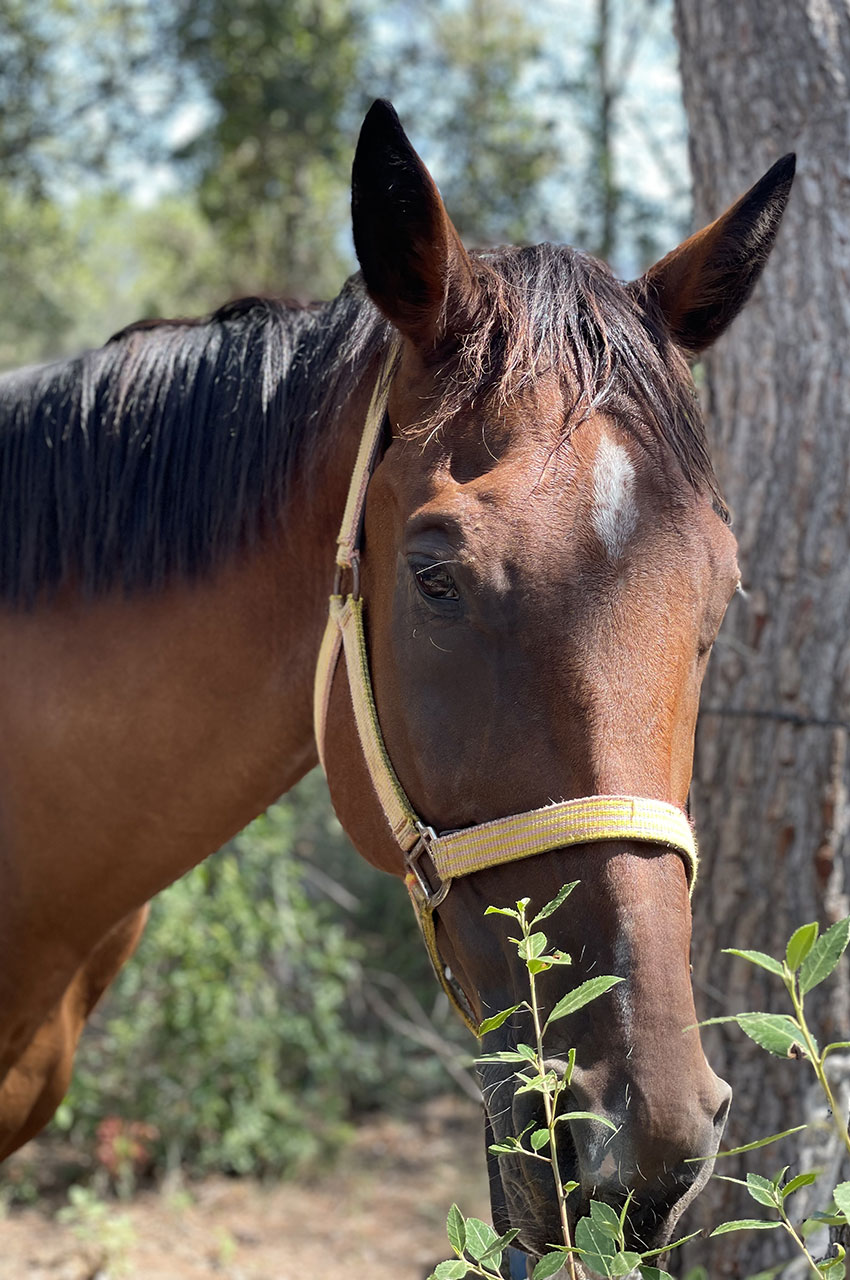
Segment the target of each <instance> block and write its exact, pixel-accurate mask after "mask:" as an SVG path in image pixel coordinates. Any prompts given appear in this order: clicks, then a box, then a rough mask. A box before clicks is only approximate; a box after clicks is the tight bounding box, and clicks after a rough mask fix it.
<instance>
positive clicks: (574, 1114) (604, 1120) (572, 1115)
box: [555, 1111, 617, 1133]
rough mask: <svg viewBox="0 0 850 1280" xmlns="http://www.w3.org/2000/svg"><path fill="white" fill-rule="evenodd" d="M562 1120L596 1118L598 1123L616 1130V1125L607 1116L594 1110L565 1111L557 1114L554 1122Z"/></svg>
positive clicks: (558, 1122)
mask: <svg viewBox="0 0 850 1280" xmlns="http://www.w3.org/2000/svg"><path fill="white" fill-rule="evenodd" d="M563 1120H596V1121H597V1122H598V1123H599V1124H604V1125H605V1127H606V1128H608V1129H613V1131H614V1132H615V1133H616V1132H617V1126H616V1125H615V1124H614V1122H613V1121H612V1120H609V1119H608V1117H607V1116H599V1115H597V1114H596V1112H595V1111H565V1112H564V1114H563V1115H562V1116H558V1118H557V1119H556V1121H555V1123H556V1124H560V1123H561V1122H562V1121H563Z"/></svg>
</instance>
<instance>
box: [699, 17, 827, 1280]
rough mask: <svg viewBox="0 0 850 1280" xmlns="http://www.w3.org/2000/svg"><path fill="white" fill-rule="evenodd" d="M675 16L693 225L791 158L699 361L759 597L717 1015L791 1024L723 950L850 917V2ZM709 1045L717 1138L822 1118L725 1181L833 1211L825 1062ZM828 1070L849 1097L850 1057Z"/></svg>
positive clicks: (728, 1209)
mask: <svg viewBox="0 0 850 1280" xmlns="http://www.w3.org/2000/svg"><path fill="white" fill-rule="evenodd" d="M675 11H676V29H677V36H678V40H679V47H680V54H681V62H682V77H683V83H684V97H685V107H686V111H687V115H688V121H689V125H690V155H691V166H692V175H693V182H694V196H695V207H696V225H698V226H700V225H703V224H704V223H705V222H707V221H709V220H711V219H712V218H714V217H715V216H716V215H717V214H718V213H720V212H721V211H722V210H723V209H724V208H725V207H726V206H727V205H728V204H730V203H731V201H732V200H733V199H734V198H735V197H736V196H737V195H738V194H740V192H741V191H743V190H744V189H745V188H746V187H748V186H750V185H751V184H752V183H753V182H754V181H755V180H756V179H757V178H758V177H759V176H760V175H761V173H762V172H764V170H765V169H767V167H768V166H769V165H770V164H771V163H772V162H773V161H774V160H776V159H778V157H779V156H781V155H782V154H783V153H784V152H786V151H796V152H797V157H798V173H797V179H796V182H795V186H794V190H793V191H792V195H791V201H790V205H789V208H788V211H787V213H786V215H785V221H784V224H783V226H782V229H781V232H780V235H779V239H778V243H777V247H776V249H775V251H774V254H773V256H772V258H771V261H770V262H769V263H768V265H767V267H766V270H765V274H764V277H763V279H762V282H761V283H760V284H759V286H758V288H757V291H756V293H755V295H754V297H753V299H752V301H751V303H750V304H749V305H748V307H747V309H746V310H745V311H744V313H743V315H742V316H741V317H740V319H739V320H738V321H736V323H735V325H734V326H733V329H732V332H731V333H730V334H728V335H727V336H726V337H724V338H723V339H722V340H721V341H720V342H719V343H718V344H717V346H716V348H715V349H714V350H712V351H711V352H710V353H709V355H708V357H707V358H706V360H705V365H704V371H705V382H704V392H705V402H706V404H705V407H706V412H707V416H708V421H709V425H710V433H711V436H712V438H713V441H714V454H715V459H716V462H717V466H718V472H719V476H720V481H721V485H722V487H723V488H724V490H725V493H726V496H727V498H728V500H729V503H730V506H731V508H732V510H733V513H734V525H735V530H736V533H737V535H738V539H739V543H740V557H739V558H740V563H741V569H742V575H743V582H744V586H745V588H746V589H747V592H748V595H747V597H746V598H745V597H741V596H739V597H736V598H735V600H734V601H733V603H732V605H731V606H730V609H729V614H728V618H727V621H726V624H725V625H724V629H723V631H722V632H721V637H720V639H719V640H718V643H717V646H716V651H715V654H714V656H713V658H712V661H711V664H710V668H709V672H708V676H707V680H706V685H705V690H704V693H703V699H702V706H703V712H702V715H701V718H700V724H699V729H698V733H697V753H696V761H695V773H694V787H693V804H694V814H695V817H696V821H697V828H698V831H699V834H700V837H701V846H702V851H703V855H704V858H703V868H702V873H701V883H700V885H699V886H698V889H697V893H696V895H695V899H694V917H695V922H694V947H693V961H694V983H695V987H696V990H697V996H698V1007H701V1016H702V1017H712V1016H716V1015H719V1014H725V1013H736V1012H741V1011H743V1010H747V1009H769V1010H772V1011H776V1012H785V1011H786V1009H787V1006H786V1004H785V997H784V991H783V990H782V988H781V983H780V982H779V981H778V979H776V978H773V977H772V976H771V975H770V974H768V973H766V972H764V971H763V970H760V969H755V968H753V967H752V966H750V965H748V964H746V963H745V962H744V961H741V960H737V959H735V958H734V957H731V956H723V955H721V954H720V951H721V948H722V947H729V946H736V947H755V948H759V949H761V950H764V951H769V952H771V953H772V954H774V955H782V954H783V951H784V944H785V942H786V940H787V938H788V937H789V935H790V934H791V932H792V930H793V929H794V928H796V926H797V925H799V924H802V923H804V922H806V921H809V920H815V919H817V920H820V921H821V922H822V924H829V923H831V922H832V921H834V920H836V919H838V918H839V917H840V916H843V915H846V914H848V911H850V904H848V896H847V894H848V885H850V880H849V879H848V872H849V871H850V804H848V788H850V741H848V729H850V645H848V635H850V4H848V0H676V4H675ZM809 1000H810V1001H811V1004H812V1009H813V1014H814V1025H815V1027H816V1028H817V1032H818V1033H819V1035H820V1037H821V1039H822V1042H823V1038H826V1039H828V1040H846V1039H848V1038H850V1036H848V1033H850V976H849V975H848V965H847V959H846V957H845V959H844V960H843V961H842V965H841V968H840V970H839V972H838V973H837V974H836V975H835V976H834V977H833V978H832V979H831V980H830V981H829V982H828V983H826V984H824V986H823V987H821V988H819V989H818V990H817V991H816V992H814V993H813V995H812V997H810V998H809ZM809 1000H807V1007H808V1004H809ZM705 1042H706V1051H707V1053H708V1057H709V1060H710V1061H711V1062H712V1065H713V1066H714V1067H715V1069H716V1070H717V1071H718V1072H719V1073H720V1074H721V1075H723V1076H724V1077H725V1078H726V1079H728V1080H729V1082H730V1083H731V1084H732V1086H733V1088H734V1090H735V1099H734V1102H733V1106H732V1114H731V1118H730V1123H729V1127H728V1130H727V1134H726V1144H725V1145H738V1144H741V1143H744V1142H748V1141H752V1140H754V1139H756V1138H758V1137H761V1136H765V1135H767V1134H769V1133H774V1132H776V1131H778V1130H781V1129H786V1128H788V1127H790V1126H791V1125H794V1124H802V1123H803V1122H804V1121H806V1120H812V1119H815V1120H817V1121H818V1122H819V1123H820V1125H821V1127H820V1128H814V1127H813V1128H812V1129H810V1130H808V1131H807V1132H806V1133H805V1134H803V1135H801V1137H802V1140H801V1141H799V1140H795V1139H787V1140H785V1141H784V1142H782V1143H781V1144H779V1145H777V1146H775V1147H771V1148H768V1149H767V1150H766V1151H757V1152H753V1153H751V1154H750V1155H749V1156H748V1157H744V1158H738V1159H735V1158H733V1159H730V1160H728V1161H724V1162H723V1166H724V1167H723V1168H722V1169H719V1170H718V1171H719V1172H723V1173H725V1174H731V1175H733V1176H736V1177H743V1176H744V1172H743V1171H744V1170H746V1169H748V1170H753V1171H757V1172H760V1173H764V1174H767V1175H768V1176H770V1175H772V1174H773V1173H775V1172H776V1170H777V1169H778V1168H780V1167H782V1166H784V1165H786V1164H790V1165H791V1166H792V1167H791V1174H793V1173H796V1172H799V1171H801V1170H802V1169H807V1168H813V1167H821V1168H823V1169H824V1170H825V1172H824V1174H823V1176H822V1177H821V1178H820V1179H819V1182H818V1183H817V1184H816V1186H815V1187H814V1188H811V1189H809V1191H810V1192H811V1194H809V1195H808V1200H807V1201H805V1202H804V1201H803V1196H804V1195H806V1194H807V1192H801V1193H800V1196H799V1199H797V1200H795V1201H789V1207H790V1206H792V1205H793V1206H794V1213H793V1216H794V1217H802V1216H803V1214H804V1210H805V1211H811V1210H812V1209H815V1208H824V1207H825V1205H826V1202H827V1201H828V1199H829V1193H830V1191H831V1188H832V1186H834V1182H830V1183H829V1185H828V1186H827V1178H828V1177H829V1176H832V1175H833V1174H835V1175H836V1176H837V1175H838V1169H839V1165H840V1160H839V1156H838V1145H837V1142H836V1141H835V1140H834V1139H832V1138H830V1137H829V1132H828V1130H827V1129H826V1127H825V1126H824V1125H823V1123H822V1122H823V1121H824V1120H825V1118H826V1113H825V1107H824V1105H823V1103H822V1101H821V1099H820V1098H819V1096H818V1093H817V1090H816V1089H814V1088H813V1074H812V1073H811V1070H810V1068H808V1067H807V1065H806V1064H805V1063H803V1062H796V1061H787V1062H786V1061H781V1060H779V1059H777V1058H770V1057H768V1055H767V1054H766V1053H764V1052H763V1051H762V1050H760V1049H757V1048H756V1046H755V1045H753V1044H751V1043H750V1042H749V1041H747V1040H746V1039H745V1037H744V1036H743V1034H742V1033H741V1032H740V1031H739V1030H738V1029H737V1027H734V1026H733V1027H732V1028H731V1029H729V1028H727V1027H722V1028H709V1029H708V1030H707V1031H706V1033H705ZM834 1071H835V1073H836V1076H837V1077H838V1079H839V1083H841V1082H842V1080H843V1083H844V1085H845V1086H846V1081H847V1077H848V1074H850V1063H848V1061H847V1059H845V1060H844V1062H843V1063H841V1062H839V1061H838V1060H837V1059H836V1060H834ZM842 1092H843V1105H845V1107H846V1101H847V1094H846V1088H844V1089H843V1090H842ZM845 1115H846V1110H845ZM732 1166H737V1167H732ZM789 1176H790V1175H789ZM841 1176H843V1177H845V1178H846V1177H847V1176H848V1171H847V1169H846V1168H845V1169H844V1170H843V1173H842V1175H841ZM761 1216H765V1217H766V1216H768V1211H767V1210H763V1209H761V1208H760V1207H759V1206H758V1205H756V1204H754V1203H753V1201H752V1200H750V1199H749V1198H748V1197H747V1196H746V1194H745V1193H743V1192H742V1191H741V1189H740V1188H738V1187H735V1186H732V1185H731V1184H729V1183H723V1182H714V1183H712V1184H711V1185H710V1187H709V1189H708V1190H707V1192H706V1193H705V1194H704V1195H703V1197H702V1198H701V1199H700V1200H699V1201H698V1202H697V1204H696V1206H695V1207H694V1209H692V1210H691V1211H690V1213H689V1215H688V1219H687V1221H686V1223H683V1226H688V1227H689V1229H690V1230H694V1229H696V1227H698V1226H704V1227H707V1228H711V1227H712V1226H714V1225H716V1224H717V1223H718V1222H719V1221H721V1220H723V1219H726V1218H733V1217H761ZM791 1255H792V1248H791V1247H790V1241H788V1239H787V1237H786V1236H785V1233H784V1232H780V1231H777V1232H750V1233H741V1234H732V1235H727V1236H722V1237H718V1238H717V1239H716V1240H712V1241H710V1242H709V1241H697V1242H695V1243H694V1244H693V1245H691V1246H688V1248H687V1258H686V1259H683V1260H682V1261H683V1263H684V1262H687V1264H690V1265H691V1266H693V1265H696V1264H702V1265H703V1266H704V1267H706V1268H707V1271H708V1274H709V1275H710V1277H711V1280H715V1278H716V1277H720V1276H750V1275H752V1274H753V1272H755V1271H758V1270H759V1269H760V1268H763V1267H767V1266H769V1265H771V1264H775V1263H777V1262H779V1261H780V1260H781V1259H782V1258H786V1257H789V1256H791ZM680 1271H681V1273H685V1272H686V1271H687V1265H682V1264H681V1263H680V1264H678V1265H677V1274H679V1273H680ZM782 1274H783V1276H786V1275H787V1276H792V1275H797V1274H806V1272H805V1267H804V1268H803V1271H802V1272H798V1271H797V1269H796V1268H790V1269H788V1270H786V1271H783V1272H782Z"/></svg>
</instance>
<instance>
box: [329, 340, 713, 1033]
mask: <svg viewBox="0 0 850 1280" xmlns="http://www.w3.org/2000/svg"><path fill="white" fill-rule="evenodd" d="M397 355H398V345H397V343H393V344H392V345H391V346H390V349H389V350H388V352H387V354H386V357H385V359H384V362H383V364H382V367H381V370H380V373H379V374H378V379H377V382H376V384H375V389H374V391H373V393H372V399H371V402H370V405H369V409H368V412H367V415H366V422H365V425H364V428H363V435H362V437H361V440H360V448H359V450H358V453H357V461H356V462H355V464H354V471H353V473H352V477H351V484H350V486H349V490H348V499H347V501H346V504H345V513H344V515H343V518H342V525H341V528H340V532H339V537H338V538H337V555H336V566H337V567H336V578H335V582H334V590H333V594H332V595H331V598H330V608H329V613H328V622H327V626H326V628H325V634H324V637H323V639H322V644H321V648H320V650H319V658H318V663H317V667H316V683H315V689H314V702H313V711H314V722H315V731H316V742H317V745H318V749H319V758H320V759H321V762H322V766H323V767H324V764H325V750H324V745H325V728H326V722H327V713H328V703H329V700H330V694H331V686H332V684H333V678H334V673H335V671H336V667H337V663H338V661H339V655H340V650H341V649H342V651H343V652H344V654H345V666H346V672H347V675H348V687H349V691H350V694H351V703H352V707H353V710H354V719H355V722H356V724H357V734H358V737H359V739H360V746H361V749H362V751H363V755H364V758H365V761H366V765H367V767H368V770H369V776H370V777H371V779H372V785H373V786H374V788H375V793H376V795H377V798H378V802H379V804H380V806H381V808H382V810H383V812H384V816H385V818H386V819H387V822H388V823H389V827H390V830H391V831H392V834H393V837H394V839H395V841H396V843H397V844H398V846H399V848H400V849H401V851H402V854H403V855H404V863H405V867H406V868H407V874H406V876H405V884H406V885H407V889H408V892H409V893H410V898H411V901H412V903H413V907H414V910H415V912H416V916H417V919H418V921H419V926H420V928H421V930H422V936H423V938H424V941H425V945H426V947H427V949H428V954H429V956H430V958H431V962H432V964H433V966H434V971H435V973H436V975H437V978H438V980H439V982H440V984H441V986H442V987H443V989H444V990H445V992H446V994H447V995H448V997H449V999H450V1001H451V1003H452V1004H453V1005H454V1007H455V1009H456V1010H457V1011H458V1013H459V1014H460V1016H461V1017H462V1018H463V1020H464V1022H465V1023H466V1024H467V1026H468V1027H469V1028H470V1030H471V1031H472V1032H473V1033H477V1025H476V1023H475V1021H474V1019H473V1016H472V1011H471V1009H470V1008H469V1004H468V1001H467V999H466V997H465V994H464V993H463V991H462V990H461V989H460V987H459V986H458V984H457V983H456V981H455V980H454V979H452V978H451V976H450V975H449V974H447V972H446V967H445V965H444V964H443V962H442V960H441V958H440V955H439V951H438V949H437V942H436V933H435V924H434V911H435V909H436V908H437V907H438V906H439V905H440V903H441V902H442V901H443V900H444V899H445V897H446V894H447V893H448V892H449V889H450V888H451V884H452V880H454V879H455V878H456V877H458V876H465V875H471V874H472V873H473V872H475V871H482V870H484V869H485V868H486V867H495V866H498V865H500V864H501V863H503V862H514V861H517V860H518V859H520V858H528V857H531V856H532V855H534V854H537V853H546V852H548V851H550V850H552V849H562V848H566V847H567V846H569V845H579V844H592V843H595V842H598V841H603V840H616V841H623V840H625V841H629V842H632V841H643V842H647V843H650V844H660V845H664V846H666V847H667V848H669V849H674V850H675V851H676V852H677V853H679V854H681V856H682V858H683V859H684V862H685V866H686V868H687V873H688V883H689V885H690V888H691V889H693V885H694V881H695V880H696V874H697V848H696V840H695V838H694V833H693V830H692V828H691V824H690V822H689V821H688V819H687V817H686V816H685V814H684V813H683V812H682V810H681V809H679V808H678V807H677V806H676V805H673V804H668V803H667V802H666V801H663V800H649V799H646V798H644V797H641V796H584V797H581V798H579V799H575V800H562V801H561V802H560V803H558V804H550V805H547V806H546V807H545V808H543V809H533V810H531V811H529V812H527V813H521V814H516V815H514V816H513V817H508V818H497V819H495V821H493V822H483V823H479V824H478V825H476V826H473V827H465V828H464V829H463V830H460V831H445V832H440V833H439V834H438V833H437V832H436V831H434V829H433V828H432V827H430V826H428V825H427V823H424V822H423V821H422V820H421V818H419V817H418V815H417V814H416V811H415V810H414V808H413V806H412V804H411V803H410V801H409V800H408V798H407V795H406V794H405V791H404V788H403V787H402V785H401V783H400V782H399V780H398V778H397V776H396V773H395V770H394V769H393V766H392V762H391V761H390V758H389V756H388V755H387V749H386V747H385V745H384V739H383V735H382V733H381V726H380V724H379V722H378V713H377V709H376V707H375V698H374V695H373V692H372V681H371V677H370V674H369V657H368V653H367V649H366V634H365V630H364V623H363V600H362V599H361V596H360V542H361V535H362V526H363V513H364V509H365V505H366V491H367V489H368V486H369V480H370V478H371V475H372V472H373V470H374V468H375V465H376V462H377V458H378V452H379V445H380V440H381V435H382V428H383V423H384V417H385V414H386V407H387V398H388V396H389V389H390V383H391V381H392V376H393V373H394V370H395V365H396V358H397ZM344 575H349V576H350V582H351V588H350V591H349V592H348V594H347V595H345V596H343V594H342V591H341V587H342V580H343V576H344ZM426 856H427V857H428V858H429V859H430V862H431V864H432V868H433V872H432V874H430V875H429V876H428V877H426V876H425V874H424V873H423V870H422V866H421V863H422V859H423V858H424V857H426ZM434 883H436V888H434V887H433V884H434Z"/></svg>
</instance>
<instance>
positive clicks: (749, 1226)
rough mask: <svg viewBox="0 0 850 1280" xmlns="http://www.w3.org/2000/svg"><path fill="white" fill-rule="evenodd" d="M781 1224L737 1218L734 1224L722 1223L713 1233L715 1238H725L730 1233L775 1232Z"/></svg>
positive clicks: (761, 1219) (762, 1219)
mask: <svg viewBox="0 0 850 1280" xmlns="http://www.w3.org/2000/svg"><path fill="white" fill-rule="evenodd" d="M781 1226H782V1223H781V1222H765V1220H764V1218H736V1219H735V1220H734V1221H733V1222H721V1224H720V1226H719V1227H715V1228H714V1230H713V1231H712V1232H711V1235H713V1236H725V1235H728V1234H729V1232H730V1231H775V1230H776V1228H777V1227H781Z"/></svg>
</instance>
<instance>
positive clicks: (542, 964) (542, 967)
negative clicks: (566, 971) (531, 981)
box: [525, 959, 552, 975]
mask: <svg viewBox="0 0 850 1280" xmlns="http://www.w3.org/2000/svg"><path fill="white" fill-rule="evenodd" d="M525 967H526V969H527V970H528V972H529V973H533V974H535V975H536V974H538V973H545V972H546V970H547V969H551V968H552V966H551V965H550V964H548V963H547V962H546V961H545V960H542V959H540V960H526V962H525Z"/></svg>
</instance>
